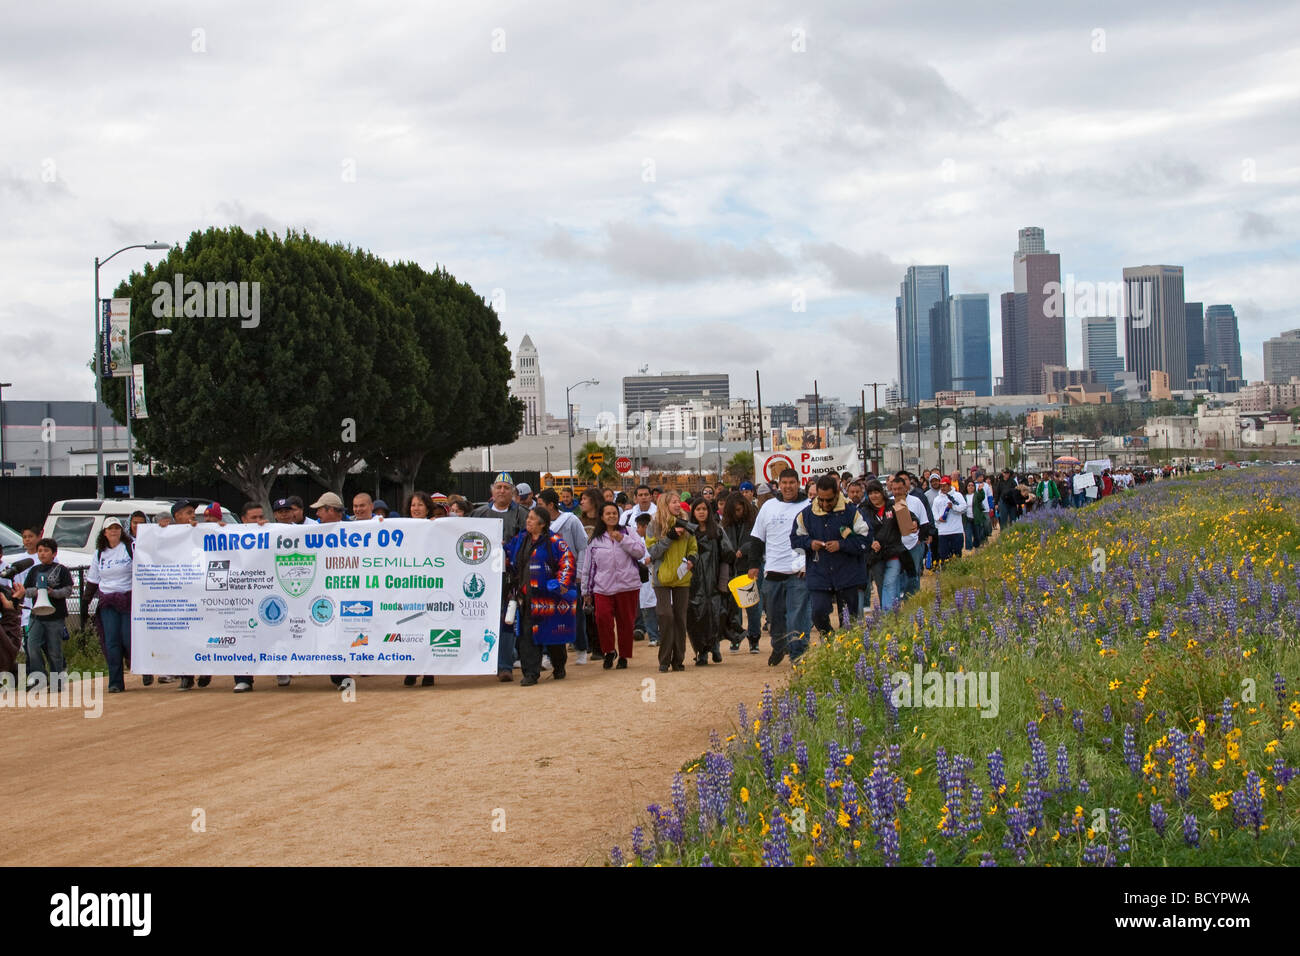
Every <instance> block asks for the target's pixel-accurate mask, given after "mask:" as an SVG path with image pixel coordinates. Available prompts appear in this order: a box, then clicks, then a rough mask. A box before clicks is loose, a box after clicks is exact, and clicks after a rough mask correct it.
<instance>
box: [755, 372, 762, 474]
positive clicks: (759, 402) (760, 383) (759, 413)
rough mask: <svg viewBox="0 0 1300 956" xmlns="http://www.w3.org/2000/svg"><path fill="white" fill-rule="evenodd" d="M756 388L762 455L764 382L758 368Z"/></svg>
mask: <svg viewBox="0 0 1300 956" xmlns="http://www.w3.org/2000/svg"><path fill="white" fill-rule="evenodd" d="M754 388H755V389H756V391H757V394H758V425H757V426H755V427H756V430H757V431H758V453H759V454H760V455H761V454H762V453H763V451H764V448H763V383H762V382H761V381H760V380H759V377H758V369H754Z"/></svg>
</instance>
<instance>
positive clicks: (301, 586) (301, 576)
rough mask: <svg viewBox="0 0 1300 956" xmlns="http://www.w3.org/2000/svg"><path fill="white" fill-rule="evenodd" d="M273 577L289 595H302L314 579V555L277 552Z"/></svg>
mask: <svg viewBox="0 0 1300 956" xmlns="http://www.w3.org/2000/svg"><path fill="white" fill-rule="evenodd" d="M275 579H276V580H277V581H279V582H280V587H282V588H284V593H285V594H287V595H289V597H302V596H303V595H304V594H306V593H307V589H308V588H310V587H311V584H312V582H313V581H315V580H316V555H314V554H298V553H297V552H295V553H293V554H277V555H276V556H275Z"/></svg>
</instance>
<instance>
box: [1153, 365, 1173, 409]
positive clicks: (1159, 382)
mask: <svg viewBox="0 0 1300 956" xmlns="http://www.w3.org/2000/svg"><path fill="white" fill-rule="evenodd" d="M1170 397H1171V396H1170V394H1169V373H1168V372H1164V371H1161V370H1160V369H1158V368H1153V369H1152V370H1151V401H1153V402H1158V401H1161V400H1162V399H1167V398H1170Z"/></svg>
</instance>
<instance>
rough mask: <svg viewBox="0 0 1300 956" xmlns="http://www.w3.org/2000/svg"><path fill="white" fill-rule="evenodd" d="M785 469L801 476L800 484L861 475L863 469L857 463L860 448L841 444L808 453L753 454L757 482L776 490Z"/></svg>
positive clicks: (808, 451)
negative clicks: (849, 474)
mask: <svg viewBox="0 0 1300 956" xmlns="http://www.w3.org/2000/svg"><path fill="white" fill-rule="evenodd" d="M786 468H793V469H794V470H795V471H797V472H798V473H799V484H800V485H804V484H807V482H808V479H809V478H817V477H819V476H820V475H827V474H835V475H838V474H841V473H843V472H846V471H848V472H852V473H853V474H854V475H856V474H858V473H859V472H860V471H861V469H862V466H861V464H860V463H859V460H858V446H857V445H839V446H837V447H835V448H820V449H809V450H807V451H770V452H758V453H756V454H755V455H754V481H755V482H760V481H765V482H767V483H768V484H769V485H771V486H772V487H773V488H776V482H777V476H778V475H780V474H781V472H782V471H783V470H784V469H786Z"/></svg>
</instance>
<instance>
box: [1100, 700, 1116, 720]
mask: <svg viewBox="0 0 1300 956" xmlns="http://www.w3.org/2000/svg"><path fill="white" fill-rule="evenodd" d="M1101 719H1102V720H1104V721H1105V722H1106V723H1108V724H1109V723H1110V722H1111V720H1113V719H1114V715H1113V714H1112V713H1111V710H1110V704H1107V705H1106V706H1105V707H1103V708H1102V709H1101Z"/></svg>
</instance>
